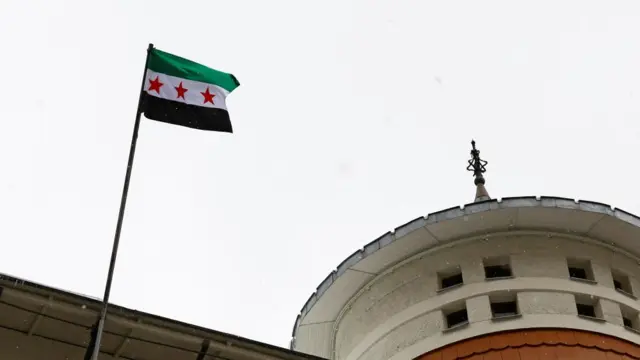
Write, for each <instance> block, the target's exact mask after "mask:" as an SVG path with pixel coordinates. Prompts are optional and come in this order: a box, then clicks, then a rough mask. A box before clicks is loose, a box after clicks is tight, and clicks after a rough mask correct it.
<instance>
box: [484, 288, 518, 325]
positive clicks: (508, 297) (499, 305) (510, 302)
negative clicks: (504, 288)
mask: <svg viewBox="0 0 640 360" xmlns="http://www.w3.org/2000/svg"><path fill="white" fill-rule="evenodd" d="M489 302H490V304H491V315H492V317H493V319H504V318H511V317H515V316H518V315H520V311H519V309H518V301H517V297H516V294H515V293H512V292H502V293H494V294H491V295H490V296H489Z"/></svg>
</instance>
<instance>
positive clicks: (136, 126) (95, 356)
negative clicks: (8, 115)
mask: <svg viewBox="0 0 640 360" xmlns="http://www.w3.org/2000/svg"><path fill="white" fill-rule="evenodd" d="M151 50H153V44H149V48H148V49H147V58H146V60H145V64H144V72H143V75H142V85H141V86H140V98H139V99H138V109H137V110H136V121H135V123H134V125H133V136H132V138H131V148H130V150H129V162H128V163H127V174H126V175H125V178H124V187H123V189H122V199H121V200H120V212H119V213H118V223H117V225H116V234H115V236H114V239H113V248H112V250H111V261H110V262H109V272H108V273H107V283H106V285H105V287H104V296H103V297H102V310H101V312H100V320H99V321H98V329H97V331H96V332H95V343H94V345H93V354H92V356H91V360H98V354H100V341H101V340H102V333H103V331H104V322H105V320H106V318H107V307H108V305H109V295H110V294H111V283H112V281H113V272H114V269H115V266H116V258H117V257H118V245H119V244H120V232H121V230H122V220H123V219H124V209H125V206H126V204H127V194H128V192H129V181H130V180H131V168H132V167H133V157H134V156H135V154H136V143H137V142H138V129H139V128H140V116H141V115H142V100H143V93H144V84H145V80H146V75H147V67H148V66H149V55H150V54H151Z"/></svg>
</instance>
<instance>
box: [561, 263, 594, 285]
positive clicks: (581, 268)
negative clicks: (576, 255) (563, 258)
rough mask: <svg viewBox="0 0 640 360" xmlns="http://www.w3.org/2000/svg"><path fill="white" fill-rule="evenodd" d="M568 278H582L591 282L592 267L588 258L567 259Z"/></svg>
mask: <svg viewBox="0 0 640 360" xmlns="http://www.w3.org/2000/svg"><path fill="white" fill-rule="evenodd" d="M567 266H568V268H569V278H570V279H572V280H584V281H589V282H593V281H594V278H593V269H592V268H591V262H590V261H589V260H581V259H567Z"/></svg>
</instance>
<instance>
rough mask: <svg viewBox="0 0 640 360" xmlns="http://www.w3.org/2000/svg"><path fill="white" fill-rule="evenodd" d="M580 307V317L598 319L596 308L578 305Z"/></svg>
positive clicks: (588, 305)
mask: <svg viewBox="0 0 640 360" xmlns="http://www.w3.org/2000/svg"><path fill="white" fill-rule="evenodd" d="M576 306H577V307H578V315H582V316H588V317H592V318H594V317H596V308H595V306H593V305H591V304H576Z"/></svg>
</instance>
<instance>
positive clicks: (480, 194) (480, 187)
mask: <svg viewBox="0 0 640 360" xmlns="http://www.w3.org/2000/svg"><path fill="white" fill-rule="evenodd" d="M468 162H469V166H467V170H468V171H473V176H474V177H475V179H474V180H473V183H474V184H475V185H476V199H475V201H484V200H489V199H491V198H490V197H489V193H488V192H487V189H485V187H484V184H485V180H484V175H483V174H484V173H485V172H486V171H487V168H486V166H487V164H488V162H487V161H485V160H482V159H480V150H478V149H476V142H475V140H471V159H470V160H469V161H468Z"/></svg>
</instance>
